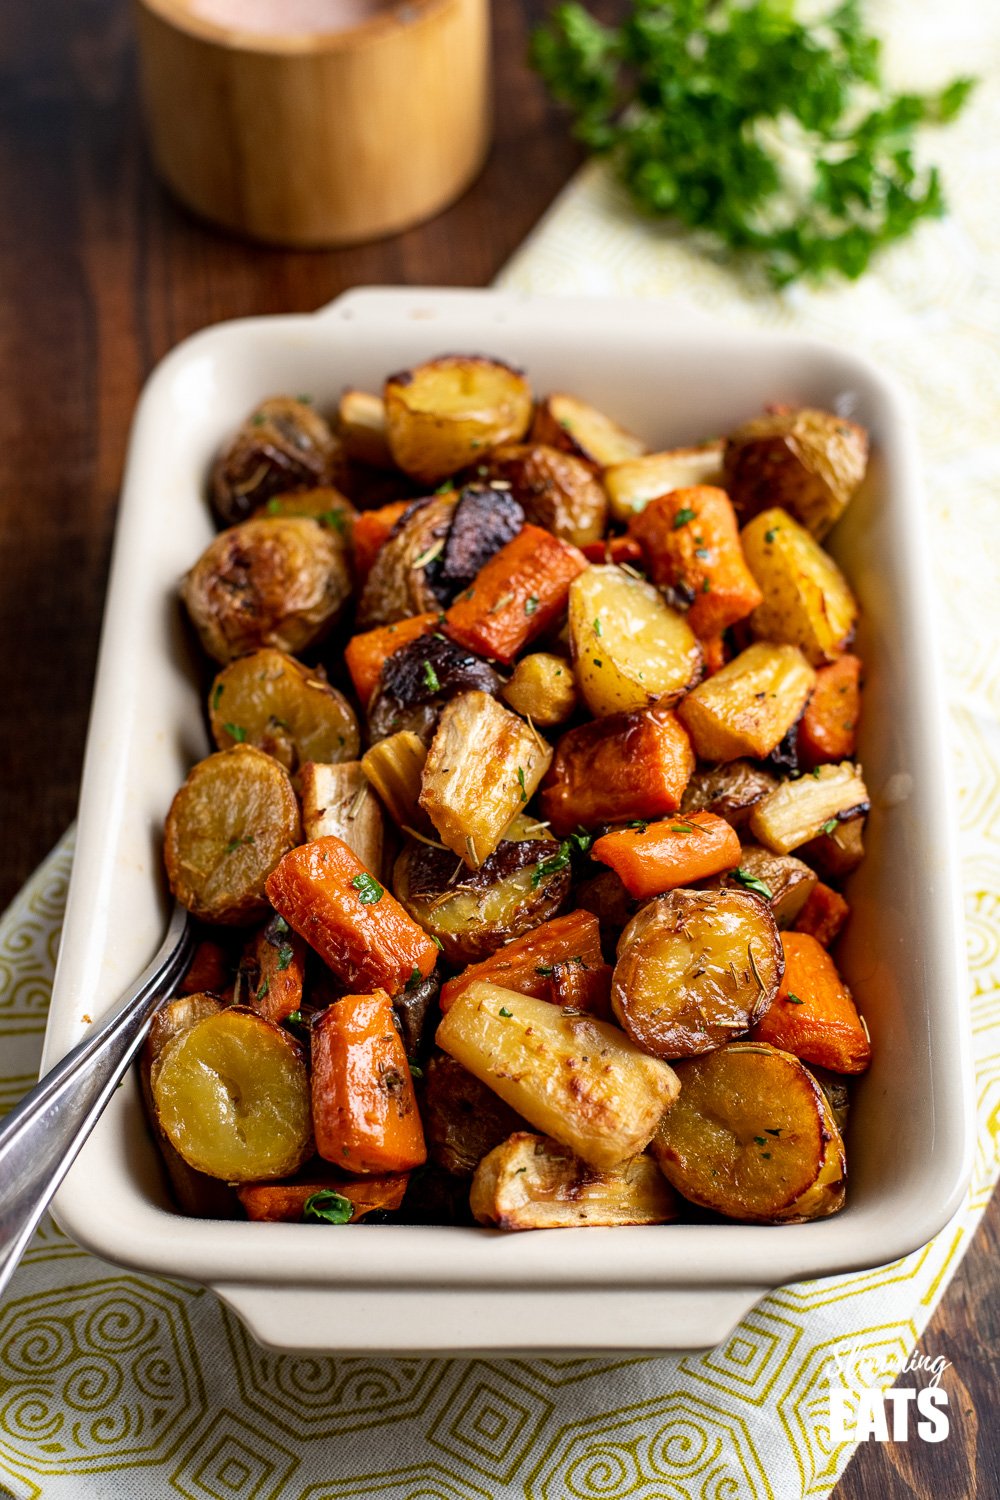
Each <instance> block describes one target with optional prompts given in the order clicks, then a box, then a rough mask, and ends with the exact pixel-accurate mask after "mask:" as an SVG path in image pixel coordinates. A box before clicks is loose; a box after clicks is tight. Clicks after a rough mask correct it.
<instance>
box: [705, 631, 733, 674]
mask: <svg viewBox="0 0 1000 1500" xmlns="http://www.w3.org/2000/svg"><path fill="white" fill-rule="evenodd" d="M701 654H702V664H703V666H704V669H705V676H706V677H714V676H715V674H716V672H721V670H722V668H723V667H724V666H725V665H726V662H727V661H728V660H729V652H728V651H727V650H726V640H725V637H724V636H721V635H712V636H709V638H708V640H707V641H702V643H701Z"/></svg>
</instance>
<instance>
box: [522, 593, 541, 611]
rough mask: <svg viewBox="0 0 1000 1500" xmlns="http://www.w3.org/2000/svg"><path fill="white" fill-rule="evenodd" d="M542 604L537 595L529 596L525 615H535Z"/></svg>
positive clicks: (526, 600)
mask: <svg viewBox="0 0 1000 1500" xmlns="http://www.w3.org/2000/svg"><path fill="white" fill-rule="evenodd" d="M540 602H541V601H540V600H539V597H538V595H537V594H529V595H528V597H527V599H525V601H524V613H525V614H526V615H533V614H534V613H535V611H536V610H537V609H538V606H539V604H540Z"/></svg>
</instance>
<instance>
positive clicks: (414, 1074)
mask: <svg viewBox="0 0 1000 1500" xmlns="http://www.w3.org/2000/svg"><path fill="white" fill-rule="evenodd" d="M423 1076H424V1070H423V1068H421V1067H419V1066H418V1065H417V1063H410V1077H411V1078H423Z"/></svg>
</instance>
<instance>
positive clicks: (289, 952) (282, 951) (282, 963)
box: [278, 943, 295, 972]
mask: <svg viewBox="0 0 1000 1500" xmlns="http://www.w3.org/2000/svg"><path fill="white" fill-rule="evenodd" d="M294 957H295V952H294V950H293V948H292V947H291V945H290V944H289V943H282V945H281V947H280V948H279V949H278V968H279V969H280V970H281V971H282V972H284V970H285V969H287V968H288V965H289V964H290V963H291V961H292V959H293V958H294Z"/></svg>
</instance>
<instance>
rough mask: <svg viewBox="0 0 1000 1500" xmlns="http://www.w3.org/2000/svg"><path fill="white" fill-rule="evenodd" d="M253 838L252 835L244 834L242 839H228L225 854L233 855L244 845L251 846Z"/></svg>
mask: <svg viewBox="0 0 1000 1500" xmlns="http://www.w3.org/2000/svg"><path fill="white" fill-rule="evenodd" d="M253 841H254V837H253V834H252V833H245V834H244V835H243V837H242V838H239V839H230V840H229V843H228V844H227V845H226V853H227V854H235V853H236V851H237V849H242V847H243V845H244V844H252V843H253Z"/></svg>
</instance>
